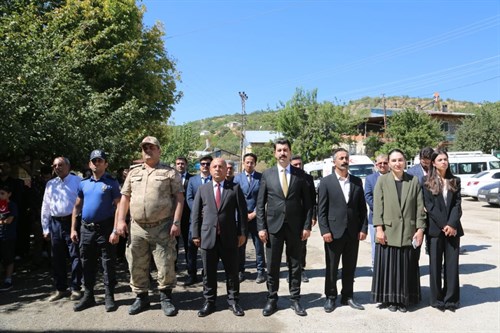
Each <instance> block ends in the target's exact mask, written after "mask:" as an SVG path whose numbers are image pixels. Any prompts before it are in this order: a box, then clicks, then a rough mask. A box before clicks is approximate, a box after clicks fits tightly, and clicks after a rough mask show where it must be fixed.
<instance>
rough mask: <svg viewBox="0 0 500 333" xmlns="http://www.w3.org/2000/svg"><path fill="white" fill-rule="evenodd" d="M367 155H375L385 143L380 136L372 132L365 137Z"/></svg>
mask: <svg viewBox="0 0 500 333" xmlns="http://www.w3.org/2000/svg"><path fill="white" fill-rule="evenodd" d="M364 143H365V148H366V155H367V156H369V157H375V155H376V153H377V151H378V150H379V149H380V148H382V146H383V145H384V143H383V142H382V141H381V140H380V138H379V136H378V135H376V134H372V135H370V136H368V137H367V138H366V139H365V142H364Z"/></svg>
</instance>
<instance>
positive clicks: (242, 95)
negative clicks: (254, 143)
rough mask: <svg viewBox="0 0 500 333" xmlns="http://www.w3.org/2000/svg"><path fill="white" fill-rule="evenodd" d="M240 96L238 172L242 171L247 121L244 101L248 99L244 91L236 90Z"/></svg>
mask: <svg viewBox="0 0 500 333" xmlns="http://www.w3.org/2000/svg"><path fill="white" fill-rule="evenodd" d="M238 94H239V95H240V98H241V142H240V151H241V158H240V161H241V162H240V170H239V171H240V172H242V171H243V162H244V161H243V156H244V155H245V154H244V153H243V149H244V148H245V147H244V141H245V128H246V122H247V113H246V110H245V102H246V100H247V99H248V96H247V94H245V92H244V91H240V92H238Z"/></svg>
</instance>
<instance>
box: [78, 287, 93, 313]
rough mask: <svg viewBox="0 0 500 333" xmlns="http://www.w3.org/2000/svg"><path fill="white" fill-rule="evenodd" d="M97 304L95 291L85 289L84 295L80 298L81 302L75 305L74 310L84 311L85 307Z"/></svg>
mask: <svg viewBox="0 0 500 333" xmlns="http://www.w3.org/2000/svg"><path fill="white" fill-rule="evenodd" d="M95 304H96V303H95V298H94V291H93V290H90V289H85V292H84V293H83V297H82V298H81V299H80V302H78V303H77V304H75V305H74V306H73V310H74V311H75V312H78V311H83V310H85V309H88V308H91V307H93V306H94V305H95Z"/></svg>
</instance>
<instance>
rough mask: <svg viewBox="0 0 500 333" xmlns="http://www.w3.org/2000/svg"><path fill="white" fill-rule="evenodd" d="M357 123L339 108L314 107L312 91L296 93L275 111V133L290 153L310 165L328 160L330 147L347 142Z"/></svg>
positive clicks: (349, 114)
mask: <svg viewBox="0 0 500 333" xmlns="http://www.w3.org/2000/svg"><path fill="white" fill-rule="evenodd" d="M360 121H361V119H360V118H359V117H357V116H355V115H353V114H351V113H350V112H349V111H347V110H346V109H344V108H343V107H342V106H339V105H334V104H333V103H331V102H323V103H318V102H317V90H316V89H315V90H313V91H311V92H305V91H303V90H302V89H297V90H296V92H295V94H294V95H293V96H292V98H291V99H290V101H288V102H286V104H284V105H282V108H281V110H279V115H278V130H279V131H281V132H282V133H283V135H284V136H285V137H287V138H288V139H289V140H290V141H291V143H292V151H293V152H294V153H296V154H300V155H301V156H302V158H303V159H304V161H305V162H310V161H314V160H320V159H323V158H325V157H327V156H329V155H330V154H331V150H332V146H333V145H338V144H340V143H347V142H349V141H350V135H353V134H355V133H356V125H357V124H358V123H359V122H360Z"/></svg>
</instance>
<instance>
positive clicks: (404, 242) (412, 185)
mask: <svg viewBox="0 0 500 333" xmlns="http://www.w3.org/2000/svg"><path fill="white" fill-rule="evenodd" d="M425 218H426V215H425V210H424V200H423V195H422V187H421V185H420V184H419V182H418V178H417V177H414V176H411V175H409V174H407V173H406V172H405V173H404V174H403V187H402V191H401V204H399V200H398V192H397V190H396V183H395V181H394V176H393V174H392V172H389V173H387V174H385V175H382V176H380V177H379V179H378V181H377V184H376V185H375V190H374V193H373V226H374V227H376V226H383V227H384V232H385V235H386V237H387V244H388V245H389V246H395V247H402V246H411V242H412V239H413V236H414V235H415V232H416V231H417V229H425V227H426V225H425Z"/></svg>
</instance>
